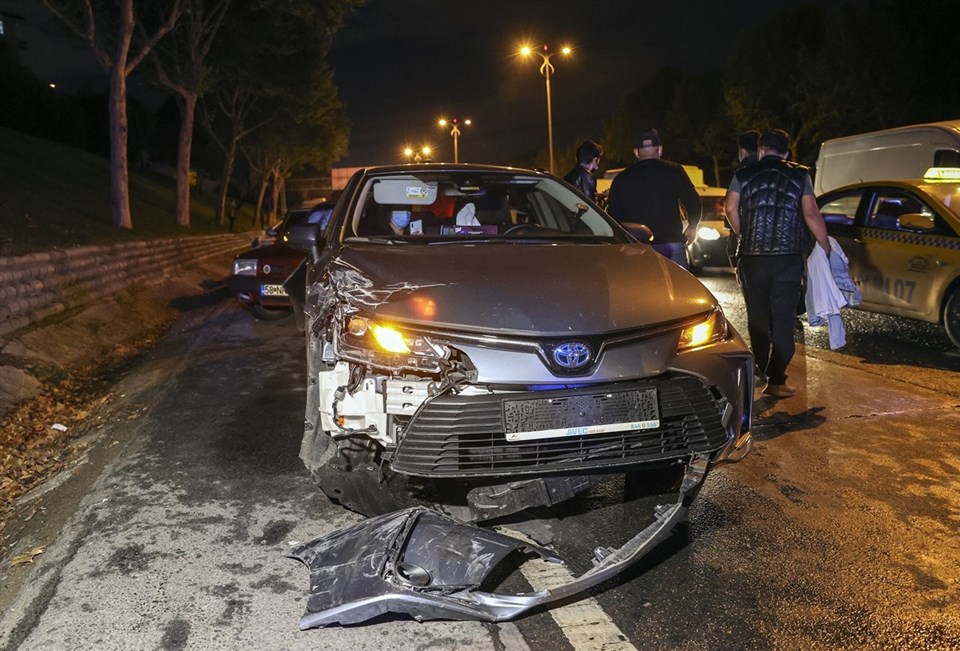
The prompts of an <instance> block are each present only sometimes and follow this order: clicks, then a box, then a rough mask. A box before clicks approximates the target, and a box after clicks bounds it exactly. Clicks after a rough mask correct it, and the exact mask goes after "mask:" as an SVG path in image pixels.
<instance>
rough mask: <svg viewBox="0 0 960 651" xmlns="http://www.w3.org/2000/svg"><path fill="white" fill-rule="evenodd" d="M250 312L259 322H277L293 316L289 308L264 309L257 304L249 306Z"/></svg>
mask: <svg viewBox="0 0 960 651" xmlns="http://www.w3.org/2000/svg"><path fill="white" fill-rule="evenodd" d="M250 311H251V312H253V316H255V317H256V318H258V319H260V320H261V321H278V320H280V319H283V318H286V317H288V316H290V315H291V314H293V312H292V311H291V310H290V308H289V307H264V306H263V305H260V304H259V303H254V304H253V305H251V306H250Z"/></svg>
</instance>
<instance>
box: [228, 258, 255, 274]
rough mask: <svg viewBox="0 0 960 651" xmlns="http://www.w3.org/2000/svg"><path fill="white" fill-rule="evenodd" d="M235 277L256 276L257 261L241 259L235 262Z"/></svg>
mask: <svg viewBox="0 0 960 651" xmlns="http://www.w3.org/2000/svg"><path fill="white" fill-rule="evenodd" d="M233 275H234V276H256V275H257V260H256V258H240V259H239V260H234V261H233Z"/></svg>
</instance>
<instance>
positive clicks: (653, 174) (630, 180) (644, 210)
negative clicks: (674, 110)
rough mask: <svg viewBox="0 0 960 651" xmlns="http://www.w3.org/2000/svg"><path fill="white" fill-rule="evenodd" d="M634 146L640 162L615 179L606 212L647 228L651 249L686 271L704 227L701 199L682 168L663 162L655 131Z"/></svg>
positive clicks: (675, 164) (643, 132)
mask: <svg viewBox="0 0 960 651" xmlns="http://www.w3.org/2000/svg"><path fill="white" fill-rule="evenodd" d="M636 144H637V146H636V148H635V149H634V150H633V155H634V156H636V157H637V162H636V163H634V164H633V165H631V166H630V167H628V168H627V169H625V170H623V171H622V172H620V173H619V174H617V176H616V177H615V178H614V179H613V183H612V184H611V185H610V203H609V205H608V207H607V212H609V213H610V214H611V215H612V216H613V218H614V219H616V220H617V221H619V222H639V223H641V224H646V226H647V227H648V228H649V229H650V230H651V232H653V248H655V249H656V250H657V251H659V252H660V253H661V254H663V255H665V256H666V257H668V258H670V259H671V260H673V261H674V262H676V263H677V264H679V265H680V266H682V267H683V268H684V269H688V268H689V267H688V265H687V242H689V241H693V237H694V235H695V234H696V232H697V224H699V223H700V213H701V211H702V208H701V204H700V195H698V194H697V190H696V188H694V187H693V182H692V181H690V177H689V176H687V173H686V171H684V169H683V167H682V166H681V165H679V164H677V163H674V162H671V161H667V160H663V159H662V158H661V156H662V155H663V147H662V146H661V144H660V134H659V133H658V132H657V130H656V129H644V130H643V131H641V132H640V135H639V136H638V138H637V143H636ZM681 205H682V206H683V210H684V211H685V212H686V218H687V220H688V226H687V227H686V229H684V225H683V217H684V216H683V214H682V213H681V212H680V207H681Z"/></svg>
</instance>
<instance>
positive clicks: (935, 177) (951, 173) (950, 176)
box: [923, 167, 960, 181]
mask: <svg viewBox="0 0 960 651" xmlns="http://www.w3.org/2000/svg"><path fill="white" fill-rule="evenodd" d="M923 178H924V179H926V180H927V181H960V167H931V168H930V169H928V170H927V171H926V172H925V173H924V174H923Z"/></svg>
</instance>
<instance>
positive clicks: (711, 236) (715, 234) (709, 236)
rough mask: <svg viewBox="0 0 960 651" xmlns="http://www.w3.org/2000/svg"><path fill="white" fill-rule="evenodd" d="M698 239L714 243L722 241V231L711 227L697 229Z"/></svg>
mask: <svg viewBox="0 0 960 651" xmlns="http://www.w3.org/2000/svg"><path fill="white" fill-rule="evenodd" d="M697 237H699V238H700V239H701V240H708V241H710V242H712V241H714V240H719V239H720V231H718V230H717V229H715V228H712V227H710V226H701V227H700V228H698V229H697Z"/></svg>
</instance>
